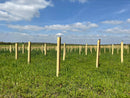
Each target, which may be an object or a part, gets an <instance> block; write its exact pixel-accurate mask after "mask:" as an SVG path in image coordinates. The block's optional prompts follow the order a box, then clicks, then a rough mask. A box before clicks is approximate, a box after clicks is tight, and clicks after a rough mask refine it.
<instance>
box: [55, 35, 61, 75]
mask: <svg viewBox="0 0 130 98" xmlns="http://www.w3.org/2000/svg"><path fill="white" fill-rule="evenodd" d="M60 51H61V37H58V38H57V69H56V76H57V77H58V76H59V71H60Z"/></svg>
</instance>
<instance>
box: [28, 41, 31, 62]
mask: <svg viewBox="0 0 130 98" xmlns="http://www.w3.org/2000/svg"><path fill="white" fill-rule="evenodd" d="M29 63H31V42H30V41H29V42H28V64H29Z"/></svg>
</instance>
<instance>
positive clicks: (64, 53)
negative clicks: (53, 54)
mask: <svg viewBox="0 0 130 98" xmlns="http://www.w3.org/2000/svg"><path fill="white" fill-rule="evenodd" d="M65 56H66V46H65V43H64V50H63V61H64V60H65Z"/></svg>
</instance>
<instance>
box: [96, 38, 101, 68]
mask: <svg viewBox="0 0 130 98" xmlns="http://www.w3.org/2000/svg"><path fill="white" fill-rule="evenodd" d="M99 56H100V39H99V40H98V41H97V58H96V68H98V67H99Z"/></svg>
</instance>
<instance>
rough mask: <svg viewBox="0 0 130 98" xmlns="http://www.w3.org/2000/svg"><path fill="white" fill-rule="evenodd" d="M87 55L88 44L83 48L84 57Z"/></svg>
mask: <svg viewBox="0 0 130 98" xmlns="http://www.w3.org/2000/svg"><path fill="white" fill-rule="evenodd" d="M87 54H88V44H86V46H85V55H87Z"/></svg>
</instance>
